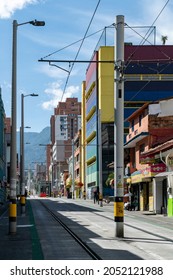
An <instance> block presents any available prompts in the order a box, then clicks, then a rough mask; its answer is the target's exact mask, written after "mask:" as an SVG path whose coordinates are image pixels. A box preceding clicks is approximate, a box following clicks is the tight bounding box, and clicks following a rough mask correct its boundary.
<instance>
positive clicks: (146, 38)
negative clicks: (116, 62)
mask: <svg viewBox="0 0 173 280" xmlns="http://www.w3.org/2000/svg"><path fill="white" fill-rule="evenodd" d="M169 1H170V0H167V2H166V3H165V5H164V6H163V8H162V9H161V11H160V12H159V14H158V15H157V17H156V19H155V20H154V21H153V23H152V25H151V26H150V28H149V29H148V31H147V33H146V34H145V36H144V37H143V38H142V40H141V42H140V43H139V45H138V46H137V47H136V49H135V51H134V52H133V53H132V54H131V55H130V57H129V58H128V59H127V61H126V63H128V64H129V63H130V61H131V60H130V59H131V58H132V57H133V56H134V54H135V53H136V51H137V50H138V48H139V47H140V46H141V45H144V43H145V42H146V41H147V40H148V37H149V35H148V34H149V31H150V29H151V28H152V27H153V26H154V24H155V23H156V21H157V20H158V18H159V17H160V15H161V14H162V13H163V11H164V9H165V8H166V6H167V5H168V3H169Z"/></svg>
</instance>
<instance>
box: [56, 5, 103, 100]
mask: <svg viewBox="0 0 173 280" xmlns="http://www.w3.org/2000/svg"><path fill="white" fill-rule="evenodd" d="M100 2H101V0H99V1H98V3H97V5H96V8H95V10H94V13H93V15H92V17H91V20H90V22H89V25H88V27H87V30H86V32H85V34H84V37H83V39H82V41H81V44H80V46H79V49H78V51H77V54H76V56H75V59H74V62H73V63H72V65H71V67H70V70H69V73H68V76H67V79H66V83H65V86H64V90H63V93H62V96H61V101H62V100H63V96H64V94H65V91H66V88H67V84H68V81H69V78H70V75H71V72H72V70H73V67H74V63H75V60H76V59H77V57H78V55H79V52H80V50H81V48H82V45H83V42H84V40H85V39H86V36H87V33H88V30H89V28H90V26H91V23H92V21H93V19H94V16H95V14H96V11H97V9H98V6H99V4H100Z"/></svg>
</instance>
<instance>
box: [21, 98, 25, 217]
mask: <svg viewBox="0 0 173 280" xmlns="http://www.w3.org/2000/svg"><path fill="white" fill-rule="evenodd" d="M20 176H21V178H20V179H21V187H22V189H21V197H20V203H21V213H22V214H24V213H25V171H24V94H23V93H22V94H21V174H20Z"/></svg>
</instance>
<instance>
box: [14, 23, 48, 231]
mask: <svg viewBox="0 0 173 280" xmlns="http://www.w3.org/2000/svg"><path fill="white" fill-rule="evenodd" d="M28 23H29V24H32V25H34V26H44V25H45V22H44V21H37V20H34V21H28V22H24V23H20V24H18V23H17V20H14V21H13V42H12V90H11V151H10V203H9V233H10V234H15V233H16V214H17V211H16V167H17V164H16V162H17V160H16V159H17V158H16V115H17V114H16V112H17V104H16V81H17V27H18V26H20V25H24V24H28Z"/></svg>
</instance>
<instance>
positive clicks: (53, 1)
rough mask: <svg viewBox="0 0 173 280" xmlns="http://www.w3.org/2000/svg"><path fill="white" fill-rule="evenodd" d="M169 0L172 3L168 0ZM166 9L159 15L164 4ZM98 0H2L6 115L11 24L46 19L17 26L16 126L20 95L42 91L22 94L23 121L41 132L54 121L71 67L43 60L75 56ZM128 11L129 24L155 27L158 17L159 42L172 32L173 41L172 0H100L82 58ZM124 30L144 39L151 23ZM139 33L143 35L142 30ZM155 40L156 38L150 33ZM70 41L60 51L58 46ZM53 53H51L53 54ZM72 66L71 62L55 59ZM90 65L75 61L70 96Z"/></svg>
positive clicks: (0, 74)
mask: <svg viewBox="0 0 173 280" xmlns="http://www.w3.org/2000/svg"><path fill="white" fill-rule="evenodd" d="M167 2H168V3H167ZM166 3H167V5H166V7H165V9H164V10H163V12H162V13H161V14H160V15H159V13H160V12H161V10H162V8H163V7H164V5H165V4H166ZM97 4H98V0H87V1H79V0H1V1H0V36H1V38H0V45H1V47H0V49H1V51H0V86H1V88H2V99H3V102H4V107H5V112H6V116H7V117H10V116H11V67H12V66H11V64H12V62H11V61H12V23H13V20H17V22H18V23H19V24H20V23H23V22H28V21H31V20H34V19H37V20H43V21H45V23H46V25H45V26H44V27H34V26H32V25H30V24H26V25H23V26H19V27H18V31H17V37H18V44H17V128H19V127H20V119H21V118H20V114H21V113H20V112H21V108H20V104H21V94H22V93H23V94H25V95H27V94H31V93H36V94H39V97H34V98H32V97H27V98H25V99H24V106H25V126H31V129H30V130H29V131H33V132H40V131H41V130H42V129H43V128H44V127H46V126H49V125H50V117H51V115H53V114H54V108H55V107H56V106H57V104H58V102H59V101H60V100H61V97H62V93H63V90H64V87H65V83H66V79H67V72H65V71H62V70H60V69H58V68H57V67H53V66H49V64H48V63H43V62H38V60H39V59H41V58H44V57H45V59H60V60H61V59H67V60H68V59H71V60H73V59H74V58H75V56H76V54H77V52H78V49H79V46H80V44H81V41H80V42H78V43H76V44H72V43H74V42H76V41H78V40H80V39H82V38H83V36H84V34H85V33H86V30H87V28H88V25H89V22H90V20H91V18H92V16H93V13H94V10H95V8H96V6H97ZM120 14H121V15H124V17H125V23H127V25H128V26H130V27H134V26H141V27H142V26H143V27H144V26H151V25H152V24H153V22H154V21H155V20H156V18H157V17H158V15H159V17H158V19H157V20H156V22H155V23H154V25H155V26H156V43H157V44H161V35H165V36H168V41H167V44H173V36H172V34H171V33H172V31H171V29H172V18H173V1H172V0H170V1H167V0H152V1H151V0H140V1H139V0H122V1H118V0H101V1H100V3H99V6H98V8H97V11H96V14H95V16H94V18H93V21H92V23H91V26H90V28H89V30H88V33H87V35H90V34H92V33H95V34H94V35H93V36H90V37H89V38H87V39H86V40H85V41H84V43H83V45H82V47H81V50H80V52H79V56H78V60H89V59H90V58H91V56H92V53H93V51H94V49H95V46H96V44H97V42H98V40H99V37H100V35H101V32H97V31H99V30H102V29H104V27H106V26H110V25H111V24H112V23H114V22H115V18H116V16H117V15H120ZM135 30H136V31H137V32H134V31H132V30H131V29H130V28H126V29H125V41H127V42H132V43H133V44H140V42H141V37H140V35H144V34H145V33H146V32H147V30H148V29H147V28H138V29H135ZM137 33H139V34H140V35H138V34H137ZM149 39H150V40H151V42H153V37H152V36H151V37H150V38H149ZM109 43H110V45H113V44H114V30H113V29H110V33H109ZM70 44H72V45H71V46H70V47H68V48H65V49H64V50H62V51H58V50H60V49H61V48H64V47H66V46H68V45H70ZM52 53H54V54H53V55H50V54H52ZM57 65H58V66H61V67H63V68H64V69H67V70H68V69H69V64H68V63H63V64H57ZM86 68H87V64H84V63H82V64H79V63H77V64H75V65H74V67H73V69H72V72H71V75H70V78H69V80H68V84H67V87H66V93H65V94H64V99H65V98H66V97H78V99H79V101H80V99H81V83H82V81H83V80H84V79H85V72H86Z"/></svg>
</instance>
